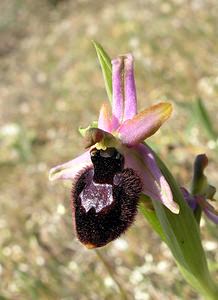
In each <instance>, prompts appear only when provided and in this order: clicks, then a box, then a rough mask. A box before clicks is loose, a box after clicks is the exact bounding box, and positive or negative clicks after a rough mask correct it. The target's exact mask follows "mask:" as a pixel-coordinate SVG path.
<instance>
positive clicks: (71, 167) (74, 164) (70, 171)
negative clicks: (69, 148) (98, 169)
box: [49, 151, 92, 181]
mask: <svg viewBox="0 0 218 300" xmlns="http://www.w3.org/2000/svg"><path fill="white" fill-rule="evenodd" d="M91 165H92V162H91V159H90V153H89V151H87V152H85V153H83V154H82V155H80V156H78V157H76V158H74V159H73V160H70V161H68V162H66V163H63V164H61V165H58V166H56V167H54V168H52V169H51V170H50V172H49V180H50V181H54V180H57V179H63V180H64V179H69V180H73V179H74V178H75V176H76V175H77V174H78V172H79V171H81V170H82V169H83V168H85V167H88V166H91Z"/></svg>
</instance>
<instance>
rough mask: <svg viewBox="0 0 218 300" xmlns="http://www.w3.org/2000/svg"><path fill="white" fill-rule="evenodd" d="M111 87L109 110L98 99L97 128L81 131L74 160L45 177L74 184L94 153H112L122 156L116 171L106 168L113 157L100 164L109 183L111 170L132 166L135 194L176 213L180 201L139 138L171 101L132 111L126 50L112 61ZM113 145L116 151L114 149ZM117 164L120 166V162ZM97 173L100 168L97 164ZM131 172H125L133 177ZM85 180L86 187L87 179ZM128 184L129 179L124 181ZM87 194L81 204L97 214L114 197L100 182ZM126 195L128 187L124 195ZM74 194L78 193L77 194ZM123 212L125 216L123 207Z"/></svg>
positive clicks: (169, 107)
mask: <svg viewBox="0 0 218 300" xmlns="http://www.w3.org/2000/svg"><path fill="white" fill-rule="evenodd" d="M112 88H113V101H112V109H110V107H109V106H107V105H106V104H103V105H102V107H101V109H100V114H99V119H98V127H97V128H96V127H93V126H89V127H88V129H87V130H85V134H84V137H85V141H86V146H87V147H86V148H87V150H86V151H85V152H84V153H83V154H82V155H80V156H78V157H76V158H74V159H73V160H70V161H68V162H66V163H63V164H60V165H58V166H56V167H54V168H52V169H51V170H50V174H49V178H50V180H51V181H53V180H56V179H62V180H71V181H72V182H73V183H74V187H75V184H76V182H78V177H79V176H80V177H81V174H82V173H84V170H93V168H94V169H95V167H96V165H95V163H94V160H93V159H94V158H96V157H97V156H98V157H101V158H102V157H104V159H106V157H110V158H111V157H112V156H114V155H115V154H116V155H118V156H119V157H121V158H122V161H121V159H120V161H119V167H117V168H118V169H117V170H118V171H114V172H113V170H111V168H112V166H114V160H112V162H111V164H108V163H106V165H104V166H106V167H104V175H103V176H104V180H106V179H105V178H106V177H107V176H110V175H111V174H112V175H111V176H112V177H113V178H112V181H113V182H112V183H111V182H110V184H111V185H113V184H114V180H115V179H114V178H115V176H114V175H115V174H116V173H117V172H118V173H119V172H121V171H122V170H123V169H124V170H133V172H134V176H133V177H134V180H133V181H134V183H133V186H134V187H135V188H136V190H137V187H136V181H137V180H138V181H137V185H138V186H141V187H140V188H138V193H143V194H145V195H147V196H149V197H150V198H151V199H153V200H156V201H160V202H162V203H163V205H165V206H166V207H167V208H168V209H169V210H170V211H171V212H172V213H175V214H178V213H179V206H178V204H177V203H176V202H174V200H173V196H172V192H171V189H170V187H169V184H168V183H167V181H166V179H165V178H164V176H163V174H162V173H161V171H160V169H159V167H158V165H157V163H156V160H155V155H154V153H153V152H152V150H151V149H150V148H149V147H148V146H146V145H145V144H144V143H143V142H144V140H145V139H146V138H148V137H150V136H151V135H153V134H154V133H155V132H156V131H157V130H158V129H159V128H160V127H161V125H162V124H163V123H164V122H165V121H166V120H167V119H168V118H169V117H170V115H171V113H172V105H171V104H170V103H166V102H161V103H158V104H155V105H153V106H151V107H149V108H146V109H144V110H143V111H142V112H140V113H137V98H136V87H135V80H134V69H133V57H132V55H131V54H126V55H122V56H119V57H118V58H116V59H114V60H112ZM114 150H116V153H115V152H114ZM111 153H112V154H111ZM93 157H94V158H93ZM96 159H97V158H96ZM122 164H123V166H121V165H122ZM116 166H117V165H116ZM99 172H102V167H101V168H100V171H99ZM96 173H97V169H95V172H94V175H93V172H92V175H87V176H88V177H90V176H91V177H92V176H94V178H95V177H96V176H97V174H96ZM130 173H131V172H130ZM107 174H108V175H107ZM131 174H132V173H131ZM131 174H129V176H130V177H131V176H132V175H131ZM96 178H97V177H96ZM84 180H85V179H84ZM104 180H103V181H104ZM116 180H118V179H116ZM88 181H89V184H90V186H91V183H90V178H89V179H88ZM106 181H107V180H106ZM106 181H105V182H106ZM99 182H100V181H98V183H99ZM100 183H102V182H100ZM106 183H108V182H106ZM87 184H88V183H87V181H86V183H85V185H86V186H87ZM129 185H130V183H128V186H129ZM77 187H78V184H77ZM83 192H84V191H83ZM86 193H88V196H87V197H89V201H88V203H85V202H83V208H85V209H86V211H88V210H90V209H91V208H92V206H93V207H95V212H96V213H97V212H98V210H99V211H100V210H101V206H102V208H103V207H105V205H106V206H107V205H111V204H112V202H113V199H112V198H113V196H114V195H113V196H112V198H111V195H112V194H113V192H112V191H111V190H110V192H109V189H108V187H107V188H106V190H105V189H104V188H103V187H102V186H101V187H100V186H96V185H95V192H93V190H91V188H90V189H89V192H87V191H86ZM99 193H100V194H99ZM90 194H92V196H90ZM93 194H94V196H93ZM127 194H128V192H127V193H126V194H125V195H127ZM96 195H97V196H96ZM99 195H101V198H102V199H101V201H103V202H104V201H105V203H106V204H102V203H99V201H97V200H96V199H95V200H93V197H94V198H96V197H99ZM74 196H75V195H74ZM77 196H78V197H80V196H81V195H80V196H79V195H77ZM137 197H138V195H137ZM80 198H81V197H80ZM90 199H91V200H90ZM92 201H94V202H95V204H93V203H92ZM96 201H97V202H98V204H97V202H96ZM101 201H100V202H101ZM86 202H87V201H86ZM74 210H75V208H74ZM126 213H127V215H128V212H126Z"/></svg>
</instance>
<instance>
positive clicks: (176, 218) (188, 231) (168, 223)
mask: <svg viewBox="0 0 218 300" xmlns="http://www.w3.org/2000/svg"><path fill="white" fill-rule="evenodd" d="M156 160H157V163H158V165H159V167H160V169H161V171H162V173H163V175H164V177H165V178H166V180H167V182H168V183H169V185H170V187H171V190H172V193H173V197H174V201H176V202H177V203H178V204H179V206H180V213H179V214H178V215H175V214H173V213H172V212H171V211H169V210H168V209H167V208H165V207H164V206H163V205H162V204H161V203H160V202H158V201H153V205H154V208H155V211H156V215H157V218H158V220H159V222H160V224H161V227H162V230H163V232H164V235H165V237H166V243H167V245H168V246H169V248H170V250H171V252H172V254H173V256H174V258H175V260H176V263H177V265H178V266H179V269H180V271H181V272H182V274H183V276H184V277H185V278H186V280H187V281H188V282H189V283H190V284H191V285H192V286H193V287H194V288H196V289H197V290H198V291H199V292H200V293H202V294H204V295H205V297H206V299H214V300H215V299H216V296H217V292H218V288H217V286H216V285H215V283H214V282H213V280H212V278H211V276H210V273H209V270H208V266H207V261H206V257H205V253H204V250H203V247H202V244H201V238H200V232H199V227H198V224H197V222H196V220H195V218H194V215H193V213H192V211H191V209H190V208H189V207H188V205H187V203H186V201H185V200H184V198H183V195H182V193H181V190H180V188H179V187H178V185H177V183H176V182H175V180H174V178H173V176H172V175H171V173H170V172H169V170H168V169H167V167H166V166H165V165H164V163H163V162H162V161H161V160H160V158H159V157H158V156H156Z"/></svg>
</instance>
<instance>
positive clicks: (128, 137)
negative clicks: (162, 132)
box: [118, 103, 172, 146]
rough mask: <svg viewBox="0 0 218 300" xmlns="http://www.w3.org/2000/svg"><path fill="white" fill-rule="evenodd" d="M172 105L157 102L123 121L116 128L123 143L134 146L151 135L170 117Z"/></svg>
mask: <svg viewBox="0 0 218 300" xmlns="http://www.w3.org/2000/svg"><path fill="white" fill-rule="evenodd" d="M171 113H172V105H171V104H170V103H159V104H156V105H153V106H151V107H149V108H147V109H145V110H143V111H142V112H141V113H139V114H137V115H136V116H135V117H134V118H133V119H131V120H127V121H125V122H124V123H123V124H122V125H121V126H120V128H119V129H118V132H119V137H120V139H121V140H122V142H123V144H126V145H130V146H134V145H137V144H139V143H140V142H143V141H144V139H146V138H148V137H149V136H151V135H153V134H154V133H155V132H156V131H157V130H158V129H159V128H160V126H161V125H162V124H163V123H164V122H165V121H166V120H167V119H168V118H169V117H170V115H171Z"/></svg>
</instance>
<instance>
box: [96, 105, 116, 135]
mask: <svg viewBox="0 0 218 300" xmlns="http://www.w3.org/2000/svg"><path fill="white" fill-rule="evenodd" d="M112 125H113V124H112V121H111V112H110V107H109V105H108V104H107V103H104V104H103V105H102V106H101V109H100V113H99V118H98V128H100V129H102V130H104V131H107V132H111V131H112V130H113V126H112Z"/></svg>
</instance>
